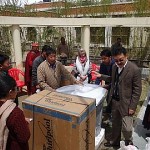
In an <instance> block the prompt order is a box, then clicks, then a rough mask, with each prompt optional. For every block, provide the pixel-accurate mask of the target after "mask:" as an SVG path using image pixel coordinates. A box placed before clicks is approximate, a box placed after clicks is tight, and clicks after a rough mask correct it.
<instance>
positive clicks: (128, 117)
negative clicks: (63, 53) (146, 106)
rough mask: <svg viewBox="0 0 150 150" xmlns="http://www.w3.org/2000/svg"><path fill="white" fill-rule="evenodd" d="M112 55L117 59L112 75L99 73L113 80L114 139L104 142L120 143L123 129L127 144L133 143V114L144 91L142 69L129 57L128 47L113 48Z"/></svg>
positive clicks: (114, 144) (111, 99) (105, 78)
mask: <svg viewBox="0 0 150 150" xmlns="http://www.w3.org/2000/svg"><path fill="white" fill-rule="evenodd" d="M112 57H113V59H114V61H115V64H114V65H113V67H112V75H111V76H107V75H102V74H99V73H97V77H100V78H101V79H102V80H105V81H111V89H110V93H109V102H111V101H112V137H111V138H112V139H111V140H110V141H108V142H107V143H104V145H105V146H106V147H116V146H119V145H120V140H121V131H122V133H123V136H124V140H125V144H126V145H129V144H133V143H132V127H133V114H134V113H135V110H136V107H137V104H138V101H139V99H140V95H141V91H142V85H141V72H140V69H139V68H138V67H137V66H136V65H135V64H134V63H132V62H130V61H129V60H128V59H127V52H126V49H125V48H124V47H121V48H118V49H114V50H112Z"/></svg>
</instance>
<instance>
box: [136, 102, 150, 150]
mask: <svg viewBox="0 0 150 150" xmlns="http://www.w3.org/2000/svg"><path fill="white" fill-rule="evenodd" d="M146 106H147V100H145V102H144V104H143V106H142V107H141V109H140V112H139V114H138V116H137V119H136V121H135V127H134V129H133V131H134V132H133V143H134V145H136V146H137V147H138V148H139V149H140V150H144V149H145V145H146V144H147V141H146V139H145V138H146V136H145V133H147V132H150V131H148V130H146V129H144V128H143V125H142V120H143V117H144V113H145V110H146Z"/></svg>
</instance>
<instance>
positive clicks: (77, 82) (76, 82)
mask: <svg viewBox="0 0 150 150" xmlns="http://www.w3.org/2000/svg"><path fill="white" fill-rule="evenodd" d="M75 84H82V85H83V82H81V81H78V80H76V81H75Z"/></svg>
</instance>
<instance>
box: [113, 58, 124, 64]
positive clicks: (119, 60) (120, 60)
mask: <svg viewBox="0 0 150 150" xmlns="http://www.w3.org/2000/svg"><path fill="white" fill-rule="evenodd" d="M114 61H115V62H116V63H118V62H123V61H124V59H118V60H117V59H114Z"/></svg>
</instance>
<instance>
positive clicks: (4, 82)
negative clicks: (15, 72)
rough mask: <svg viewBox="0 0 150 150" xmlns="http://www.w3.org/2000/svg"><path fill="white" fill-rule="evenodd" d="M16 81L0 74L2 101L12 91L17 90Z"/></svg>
mask: <svg viewBox="0 0 150 150" xmlns="http://www.w3.org/2000/svg"><path fill="white" fill-rule="evenodd" d="M16 86H17V85H16V81H15V80H14V79H13V78H12V77H11V76H9V75H8V74H3V73H1V74H0V91H1V92H0V99H2V98H5V97H6V96H7V95H8V94H9V91H10V90H15V87H16Z"/></svg>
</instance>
